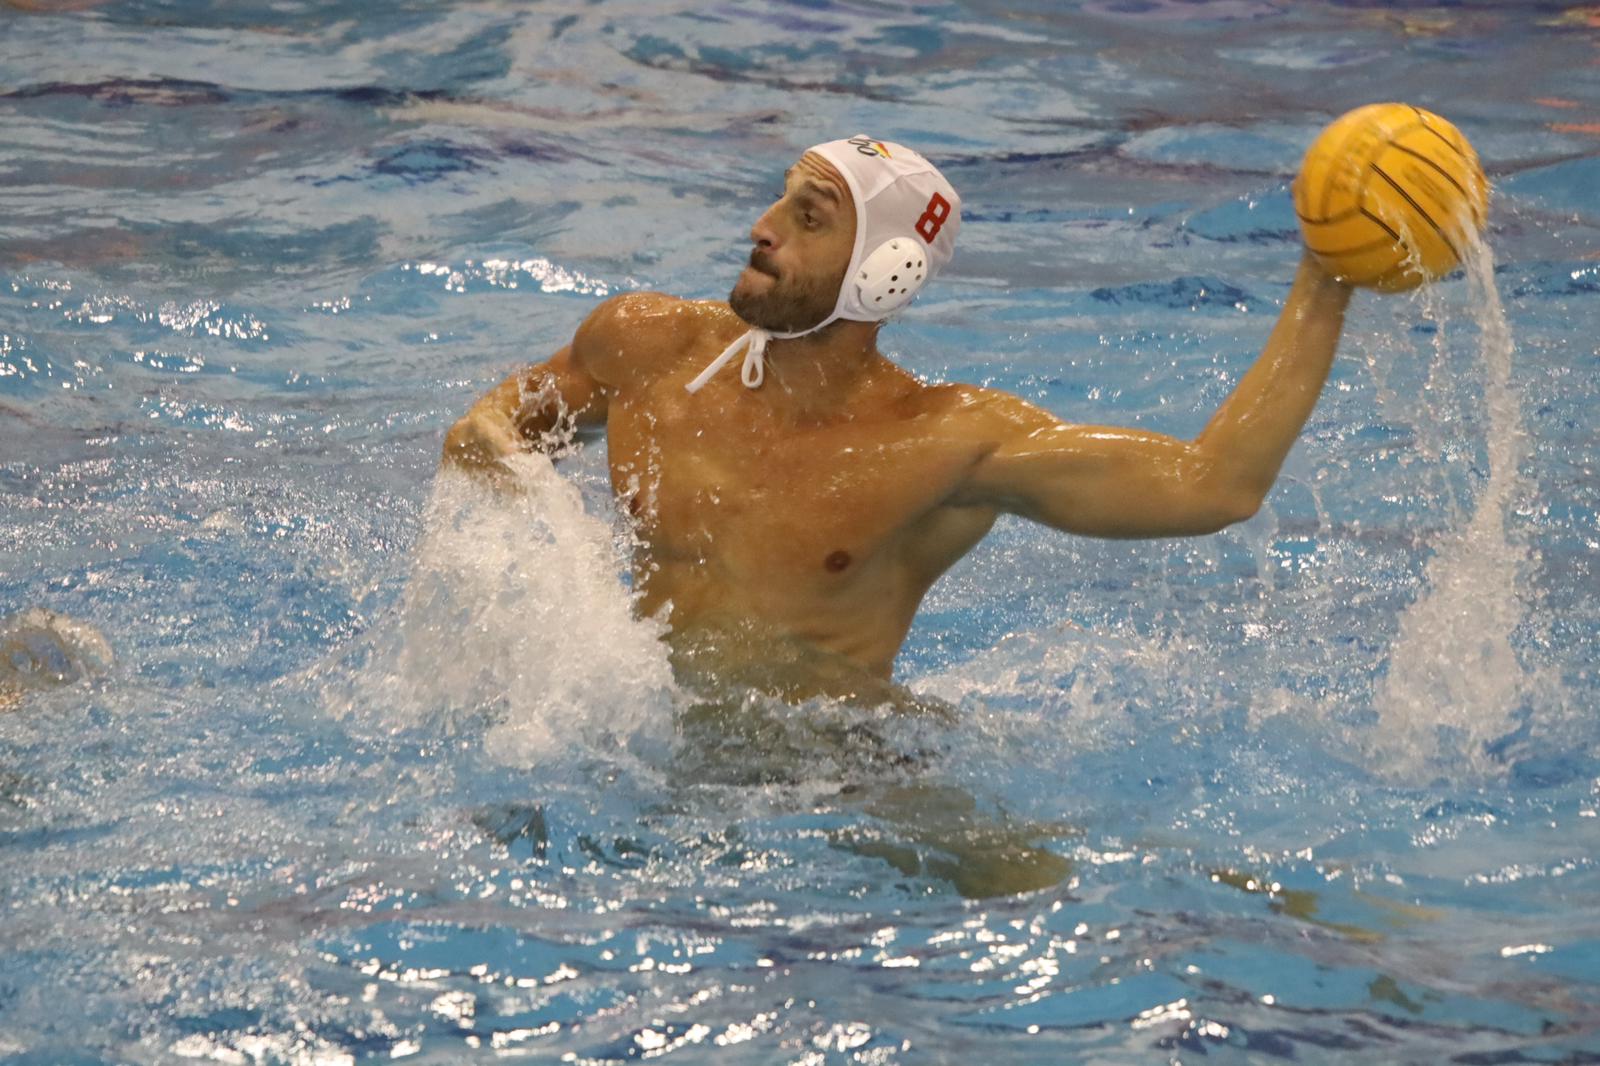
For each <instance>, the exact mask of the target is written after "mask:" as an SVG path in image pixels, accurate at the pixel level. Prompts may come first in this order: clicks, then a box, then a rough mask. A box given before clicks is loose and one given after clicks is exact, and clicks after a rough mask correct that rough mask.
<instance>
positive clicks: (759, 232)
mask: <svg viewBox="0 0 1600 1066" xmlns="http://www.w3.org/2000/svg"><path fill="white" fill-rule="evenodd" d="M750 240H752V241H753V242H755V245H756V247H757V248H760V249H762V250H763V251H771V250H772V249H774V248H776V247H777V246H778V228H777V227H776V226H775V225H773V222H772V211H771V209H768V210H767V211H765V212H763V213H762V215H761V217H760V218H758V219H756V224H755V225H753V226H751V227H750Z"/></svg>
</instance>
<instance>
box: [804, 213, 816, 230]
mask: <svg viewBox="0 0 1600 1066" xmlns="http://www.w3.org/2000/svg"><path fill="white" fill-rule="evenodd" d="M801 217H802V218H803V219H805V223H806V225H807V226H811V227H815V226H816V224H817V216H816V215H813V214H812V213H811V212H810V211H807V212H806V213H805V214H804V215H802V216H801Z"/></svg>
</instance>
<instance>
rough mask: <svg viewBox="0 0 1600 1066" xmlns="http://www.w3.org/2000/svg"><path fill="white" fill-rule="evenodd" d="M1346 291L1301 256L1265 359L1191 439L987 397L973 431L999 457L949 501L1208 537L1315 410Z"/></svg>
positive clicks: (1061, 525) (1263, 483)
mask: <svg viewBox="0 0 1600 1066" xmlns="http://www.w3.org/2000/svg"><path fill="white" fill-rule="evenodd" d="M1350 294H1351V290H1350V288H1349V287H1347V286H1345V285H1343V284H1341V283H1340V282H1337V281H1335V280H1334V279H1333V278H1332V277H1330V276H1329V275H1328V274H1327V273H1326V272H1325V271H1323V270H1322V268H1321V267H1319V266H1318V265H1317V264H1316V263H1315V261H1314V260H1312V258H1311V256H1310V255H1309V254H1308V255H1306V257H1305V258H1304V259H1302V261H1301V263H1300V270H1299V273H1298V274H1297V275H1296V277H1295V280H1294V285H1293V287H1292V288H1291V289H1290V291H1289V299H1288V301H1287V302H1286V303H1285V304H1284V307H1283V312H1282V313H1281V314H1280V315H1279V316H1278V323H1277V325H1276V326H1275V327H1274V328H1273V330H1272V334H1271V336H1270V337H1269V338H1268V339H1267V345H1266V348H1265V349H1264V350H1263V351H1262V353H1261V356H1260V358H1259V359H1257V360H1256V362H1255V365H1254V366H1252V367H1251V368H1250V370H1249V371H1248V372H1247V373H1246V374H1245V375H1244V377H1243V378H1242V379H1240V381H1239V384H1238V386H1237V387H1235V388H1234V390H1233V393H1232V394H1231V395H1230V396H1229V397H1228V398H1227V400H1225V401H1224V402H1223V404H1222V406H1221V407H1219V408H1218V409H1217V412H1216V414H1214V415H1212V417H1211V420H1210V421H1209V422H1208V423H1207V424H1206V427H1205V429H1204V430H1202V431H1201V433H1200V435H1199V436H1198V437H1196V438H1195V439H1194V440H1192V441H1183V440H1178V439H1176V438H1173V437H1168V436H1163V435H1162V434H1159V433H1150V432H1145V431H1143V430H1136V429H1116V428H1110V427H1104V426H1079V425H1069V424H1066V423H1064V422H1061V421H1060V420H1059V419H1057V418H1055V417H1054V416H1053V415H1051V414H1049V413H1048V412H1046V411H1043V410H1041V409H1039V408H1037V407H1034V406H1033V405H1032V404H1029V403H1027V402H1025V401H1023V400H1021V399H1018V398H1017V397H1014V396H1009V395H1007V394H1005V393H999V392H987V391H985V392H983V393H980V394H979V396H978V397H977V400H978V402H977V403H976V405H975V406H976V407H977V408H978V409H979V410H980V412H981V414H980V417H979V419H978V421H977V423H976V426H975V429H976V431H977V432H978V433H980V434H982V435H983V436H984V437H985V438H987V440H989V441H992V442H993V450H992V451H991V452H990V453H989V454H988V455H987V456H986V457H985V458H984V459H983V460H982V461H980V462H979V463H978V465H977V466H976V467H975V468H974V470H973V472H972V474H971V476H970V477H969V478H968V480H967V482H966V483H965V484H964V485H963V486H962V488H961V490H959V492H958V493H957V494H956V497H955V498H954V499H952V500H951V502H952V503H953V504H956V505H968V504H971V505H980V506H993V507H996V508H999V509H1001V510H1006V511H1010V512H1013V513H1016V514H1021V515H1024V516H1026V517H1029V518H1032V519H1035V520H1037V521H1040V522H1043V523H1045V524H1047V525H1051V526H1054V527H1056V528H1057V529H1061V530H1064V531H1066V532H1069V533H1081V534H1085V535H1089V536H1100V537H1163V536H1180V535H1186V534H1198V533H1211V532H1215V531H1216V530H1218V529H1221V528H1222V527H1223V526H1226V525H1229V524H1231V523H1233V522H1238V521H1242V520H1244V519H1246V518H1249V517H1250V516H1251V515H1253V514H1254V513H1255V512H1256V510H1257V509H1258V508H1259V507H1260V506H1261V501H1262V500H1263V499H1264V498H1265V497H1266V494H1267V492H1268V491H1269V490H1270V489H1271V488H1272V483H1273V481H1274V480H1276V478H1277V476H1278V469H1279V468H1280V467H1281V466H1282V465H1283V460H1284V458H1285V457H1286V456H1287V455H1288V454H1289V449H1290V448H1291V447H1292V446H1293V445H1294V441H1295V438H1296V437H1297V436H1298V435H1299V433H1300V430H1301V428H1302V427H1303V426H1304V425H1305V422H1306V419H1307V418H1309V417H1310V415H1311V410H1312V408H1313V407H1314V406H1315V405H1316V402H1317V396H1318V394H1319V393H1320V392H1321V391H1322V385H1323V382H1325V381H1326V380H1327V377H1328V369H1329V367H1330V366H1332V364H1333V355H1334V351H1335V349H1336V348H1337V347H1338V344H1339V334H1340V331H1341V330H1342V328H1343V326H1344V311H1345V307H1346V305H1348V303H1349V301H1350Z"/></svg>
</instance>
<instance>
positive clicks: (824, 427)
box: [444, 137, 1351, 692]
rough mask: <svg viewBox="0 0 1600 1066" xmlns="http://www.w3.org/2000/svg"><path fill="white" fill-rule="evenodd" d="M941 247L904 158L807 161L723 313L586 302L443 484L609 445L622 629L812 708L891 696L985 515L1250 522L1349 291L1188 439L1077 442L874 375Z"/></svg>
mask: <svg viewBox="0 0 1600 1066" xmlns="http://www.w3.org/2000/svg"><path fill="white" fill-rule="evenodd" d="M960 224H961V200H960V197H959V196H957V194H956V191H955V190H954V189H953V188H952V187H951V186H950V184H949V183H948V182H947V181H945V179H944V178H943V176H942V175H941V174H940V173H939V172H938V170H937V169H935V168H934V167H933V166H932V165H931V164H929V163H928V162H927V161H926V160H924V159H923V158H922V157H921V156H920V155H918V154H917V153H915V152H913V151H911V150H910V149H908V148H905V147H903V146H901V145H898V144H893V143H887V142H882V141H875V140H871V139H869V138H867V137H854V138H851V139H849V140H843V141H833V142H830V143H827V144H822V145H818V146H817V147H815V148H812V149H811V150H809V151H808V152H806V153H805V154H804V156H803V157H802V158H801V159H800V161H799V162H798V163H797V164H796V165H795V166H794V167H792V168H791V169H790V170H789V171H788V173H787V176H786V182H785V187H784V191H783V195H782V196H781V198H780V199H779V200H778V201H777V202H776V203H774V204H773V205H772V207H770V208H769V209H768V210H767V211H766V213H764V214H763V215H762V216H761V217H760V218H759V219H758V220H757V221H756V223H755V225H754V226H753V227H752V229H751V231H750V238H751V240H752V242H753V243H754V245H755V247H754V249H753V250H752V252H751V255H750V262H749V265H748V266H747V267H745V269H744V271H743V273H742V274H741V275H740V276H739V279H738V282H737V283H736V284H735V286H734V288H733V291H732V293H731V295H730V297H729V301H728V302H727V303H722V302H718V301H689V300H681V299H677V298H674V297H671V296H666V295H663V294H660V293H635V294H628V295H622V296H616V297H613V298H611V299H609V300H607V301H605V302H604V303H602V304H601V305H600V306H599V307H597V308H595V310H594V311H593V312H592V313H591V314H590V315H589V317H588V318H587V319H586V320H585V321H584V322H583V324H582V325H581V326H580V327H579V328H578V331H577V333H576V335H575V336H574V337H573V340H572V343H571V344H570V345H568V346H567V347H565V348H563V349H561V351H559V352H557V353H556V354H555V355H554V356H552V357H551V358H550V359H549V360H547V361H546V362H543V363H540V364H537V365H535V366H533V367H530V368H529V369H527V370H524V371H521V372H519V373H517V374H514V375H512V376H511V377H510V378H508V379H507V380H506V381H504V382H502V383H501V384H500V385H499V386H497V387H496V388H495V389H493V390H492V391H491V392H489V393H488V394H487V395H486V396H484V397H483V398H482V399H481V400H479V401H478V402H477V403H476V404H475V405H474V406H473V408H472V409H471V411H469V412H468V413H467V415H466V416H465V417H463V418H462V419H461V420H460V421H459V422H457V423H456V425H455V426H454V427H453V428H452V429H451V430H450V433H449V435H448V437H447V439H446V441H445V448H444V456H445V460H446V461H447V462H448V463H451V464H456V465H459V466H463V467H467V468H476V469H479V470H485V471H493V470H495V469H496V467H497V464H498V460H500V459H501V458H502V457H504V456H506V455H508V454H510V453H513V452H515V451H517V450H519V449H529V448H533V447H536V446H537V445H538V442H539V441H540V440H541V439H545V435H546V434H547V433H549V432H550V431H551V430H552V429H553V428H556V427H557V426H558V424H559V423H560V422H561V420H563V419H567V418H570V419H575V420H576V422H577V423H579V424H580V425H601V424H604V426H605V427H606V433H607V440H608V445H609V461H610V470H611V483H612V486H613V487H614V489H615V491H616V494H617V498H618V501H619V505H620V506H622V507H623V508H625V509H626V510H627V512H628V513H630V514H632V515H633V516H634V519H635V521H636V522H637V526H638V535H639V543H640V551H639V555H638V558H637V559H636V561H635V586H636V589H637V591H638V594H639V605H640V607H641V609H642V610H643V611H645V612H647V613H653V614H654V613H659V612H662V611H663V610H664V609H665V610H667V611H668V613H669V614H670V618H669V620H670V622H671V625H672V627H673V629H674V630H675V631H679V632H684V631H698V632H710V633H719V632H720V633H724V634H728V635H729V639H728V640H727V641H726V643H727V644H728V645H729V646H730V647H732V646H738V647H744V648H759V647H763V646H766V647H771V646H775V645H779V644H781V645H783V646H784V647H786V648H788V649H789V652H792V651H793V649H795V648H802V649H805V656H806V657H809V658H808V659H807V661H808V662H809V663H810V664H811V666H812V667H813V668H815V671H816V674H817V677H818V679H819V680H818V681H817V682H816V684H815V686H814V688H815V690H816V691H838V692H849V691H859V690H860V688H861V686H860V685H859V684H857V682H856V681H854V680H852V679H851V677H852V672H853V674H854V676H855V677H856V678H871V679H876V680H877V681H879V682H881V681H884V680H887V679H888V678H889V676H890V672H891V668H892V664H893V661H894V658H895V654H896V652H897V651H898V649H899V648H900V645H901V642H902V641H903V640H904V638H905V636H906V633H907V632H908V630H909V629H910V627H911V623H912V618H913V616H914V615H915V614H916V611H917V607H918V604H919V603H920V602H921V600H922V597H923V595H924V594H925V593H926V592H927V591H928V588H929V587H930V586H931V585H932V584H933V582H934V581H935V579H937V578H938V577H939V575H940V574H942V573H944V572H945V570H947V569H948V568H949V567H950V566H951V565H952V564H953V563H955V562H956V560H958V559H960V558H961V557H962V556H963V555H965V554H966V553H967V551H969V550H970V549H971V548H972V547H973V546H974V545H975V544H977V543H978V541H979V540H981V539H982V538H983V536H984V535H985V534H986V533H987V532H988V531H989V529H990V527H991V526H992V525H993V524H994V522H995V520H996V518H997V517H998V516H999V515H1000V514H1001V513H1010V514H1017V515H1022V516H1024V517H1026V518H1030V519H1033V520H1034V521H1037V522H1042V523H1045V524H1046V525H1049V526H1052V527H1054V528H1056V529H1059V530H1061V531H1063V532H1066V533H1077V534H1084V535H1088V536H1097V537H1170V536H1177V535H1182V534H1203V533H1210V532H1213V531H1215V530H1218V529H1221V528H1222V527H1224V526H1226V525H1228V524H1230V523H1233V522H1238V521H1240V520H1242V519H1245V518H1248V517H1249V516H1250V515H1252V514H1254V513H1255V511H1256V509H1257V508H1258V507H1259V506H1260V504H1261V501H1262V499H1263V497H1264V496H1265V495H1266V493H1267V491H1268V490H1269V489H1270V488H1271V486H1272V483H1273V480H1274V479H1275V478H1276V476H1277V473H1278V468H1279V466H1280V465H1281V464H1282V463H1283V460H1284V457H1285V456H1286V455H1287V454H1288V452H1289V449H1290V447H1291V446H1292V445H1293V443H1294V440H1295V437H1296V435H1297V434H1298V433H1299V432H1300V429H1301V427H1302V425H1304V423H1305V421H1306V418H1307V417H1308V416H1309V415H1310V413H1311V409H1312V407H1313V405H1314V404H1315V403H1316V400H1317V395H1318V393H1319V392H1320V391H1321V389H1322V386H1323V382H1324V380H1325V379H1326V377H1327V374H1328V369H1329V366H1330V365H1331V363H1332V360H1333V356H1334V350H1335V348H1336V347H1337V345H1338V341H1339V334H1340V330H1341V328H1342V325H1343V321H1344V311H1345V307H1346V304H1347V303H1348V301H1349V299H1350V294H1351V290H1350V288H1349V287H1348V286H1346V285H1344V284H1342V283H1341V282H1339V281H1337V280H1335V279H1334V278H1333V277H1332V276H1330V275H1329V274H1328V273H1327V272H1326V271H1325V270H1324V269H1323V268H1322V267H1320V266H1318V264H1317V262H1316V261H1315V260H1314V259H1313V258H1312V257H1311V256H1309V255H1307V256H1306V257H1305V258H1304V259H1303V260H1302V262H1301V264H1300V267H1299V272H1298V274H1297V275H1296V277H1295V280H1294V285H1293V287H1292V289H1291V290H1290V293H1289V296H1288V299H1287V300H1286V302H1285V303H1284V307H1283V311H1282V313H1281V314H1280V315H1279V318H1278V322H1277V325H1276V326H1275V327H1274V329H1273V331H1272V333H1271V336H1270V337H1269V338H1268V340H1267V344H1266V348H1265V350H1264V351H1263V352H1262V354H1261V356H1260V358H1259V359H1257V361H1256V362H1255V364H1254V365H1253V366H1252V367H1251V368H1250V370H1249V371H1248V372H1247V373H1246V374H1245V375H1244V377H1243V378H1242V379H1241V380H1240V381H1239V383H1238V385H1237V387H1236V388H1235V389H1234V390H1233V393H1232V394H1231V395H1230V396H1229V397H1228V398H1227V399H1226V400H1225V401H1224V402H1223V404H1222V406H1221V407H1220V408H1218V410H1217V412H1216V413H1215V414H1214V415H1213V416H1212V418H1211V419H1210V421H1209V422H1208V423H1207V425H1206V427H1205V429H1204V430H1203V431H1202V432H1201V433H1200V435H1199V436H1198V437H1196V438H1195V439H1193V440H1179V439H1176V438H1173V437H1168V436H1163V435H1161V434H1159V433H1152V432H1149V431H1146V430H1141V429H1119V428H1110V427H1105V426H1087V425H1072V424H1068V423H1066V422H1063V421H1061V420H1060V419H1058V418H1057V417H1055V416H1054V415H1052V414H1051V413H1050V412H1048V411H1045V410H1042V409H1040V408H1039V407H1036V406H1034V405H1033V404H1030V403H1028V402H1027V401H1025V400H1022V399H1020V398H1019V397H1016V396H1013V395H1011V394H1009V393H1005V392H1001V391H998V390H995V389H988V388H980V387H978V386H976V385H966V384H946V385H928V384H925V383H923V382H921V381H919V380H917V379H916V378H915V377H913V376H912V375H911V374H909V373H907V372H906V371H905V370H902V369H901V368H900V367H898V366H896V365H895V364H893V363H891V362H890V361H889V360H887V359H886V358H884V357H883V355H882V354H880V353H879V351H878V348H877V337H878V330H879V329H880V327H881V326H882V323H883V321H884V319H885V318H887V317H888V316H889V315H891V314H892V313H894V312H895V311H898V310H899V309H901V308H902V307H903V306H904V305H905V304H906V303H907V302H908V301H910V300H911V299H912V298H913V297H914V296H915V295H916V293H917V292H918V290H919V289H920V288H921V287H922V286H923V285H925V284H926V283H927V282H928V281H929V280H931V279H932V278H933V276H934V275H935V274H936V273H937V272H938V270H939V269H940V268H941V267H943V266H944V265H945V263H947V262H948V261H949V259H950V257H951V254H952V252H953V251H954V245H955V239H956V235H957V233H958V231H959V228H960ZM735 360H738V361H739V368H738V371H737V372H735V371H734V370H733V369H732V368H730V367H728V364H729V363H731V362H733V361H735ZM751 634H766V635H768V636H770V637H772V638H773V642H775V643H771V644H766V645H763V642H762V641H760V640H752V637H751ZM735 635H737V639H733V637H734V636H735ZM765 654H769V653H768V652H762V651H752V652H751V655H753V656H761V655H765ZM786 654H788V653H786ZM829 664H831V666H830V665H829ZM791 691H793V690H792V689H791Z"/></svg>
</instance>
